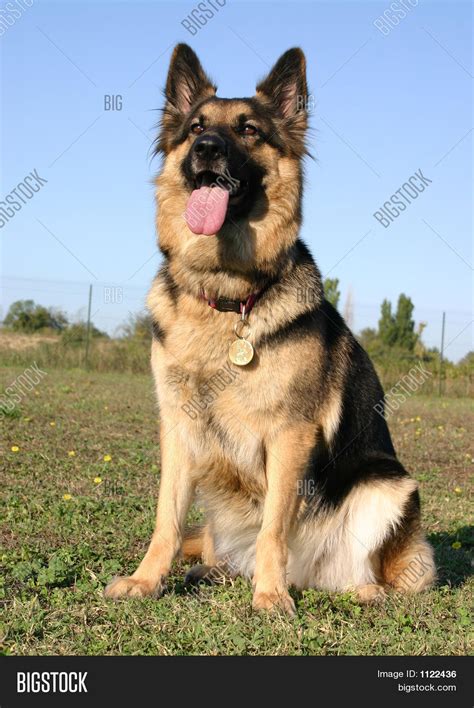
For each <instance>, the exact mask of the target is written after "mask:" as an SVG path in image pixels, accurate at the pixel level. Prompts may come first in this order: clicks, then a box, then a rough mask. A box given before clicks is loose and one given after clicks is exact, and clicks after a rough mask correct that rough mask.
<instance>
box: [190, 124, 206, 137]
mask: <svg viewBox="0 0 474 708" xmlns="http://www.w3.org/2000/svg"><path fill="white" fill-rule="evenodd" d="M203 132H204V128H203V126H202V125H201V124H200V123H193V124H192V126H191V133H193V134H194V135H201V133H203Z"/></svg>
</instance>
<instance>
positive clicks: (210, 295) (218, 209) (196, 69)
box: [105, 44, 435, 614]
mask: <svg viewBox="0 0 474 708" xmlns="http://www.w3.org/2000/svg"><path fill="white" fill-rule="evenodd" d="M165 95H166V104H165V107H164V110H163V117H162V122H161V129H160V133H159V137H158V139H157V151H158V152H159V153H160V154H161V155H162V156H163V166H162V170H161V173H160V175H159V176H158V178H157V192H156V197H157V228H158V234H159V247H160V250H161V252H162V254H163V258H164V262H163V265H162V267H161V269H160V270H159V272H158V274H157V276H156V278H155V280H154V282H153V285H152V287H151V290H150V293H149V298H148V307H149V310H150V312H151V315H152V320H153V343H152V352H151V363H152V369H153V375H154V379H155V383H156V391H157V396H158V403H159V407H160V417H161V425H160V446H161V483H160V490H159V499H158V509H157V517H156V528H155V531H154V533H153V537H152V540H151V543H150V546H149V548H148V551H147V553H146V555H145V557H144V559H143V560H142V562H141V563H140V565H139V567H138V569H137V570H136V571H135V572H134V573H133V575H131V576H130V577H119V578H115V579H114V580H112V582H111V583H110V584H109V585H108V586H107V588H106V590H105V594H106V596H107V597H111V598H120V597H125V596H127V597H144V596H155V597H157V596H159V595H160V594H161V593H162V590H163V586H164V581H165V579H166V576H167V575H168V573H169V571H170V567H171V564H172V562H173V559H174V558H175V557H176V556H177V555H178V554H179V553H180V551H181V552H182V554H183V555H184V557H188V558H190V557H192V556H195V557H200V558H201V560H202V563H203V565H198V566H195V567H193V568H192V570H191V571H190V574H189V577H190V579H194V580H199V579H200V578H201V579H202V578H205V577H209V576H210V575H211V574H212V571H213V570H216V569H218V570H219V571H220V572H221V573H223V574H224V575H228V576H231V577H235V576H237V575H242V576H244V577H247V578H249V579H251V580H252V582H253V588H254V593H253V607H254V608H255V609H265V610H270V609H280V610H283V611H285V612H287V613H289V614H293V613H294V611H295V605H294V602H293V599H292V598H291V596H290V594H289V592H288V587H289V586H294V587H296V588H300V589H303V588H309V587H316V588H322V589H326V590H328V591H349V590H353V591H354V593H355V594H356V596H357V597H358V598H359V600H360V601H362V602H370V601H373V600H376V599H379V598H381V597H383V595H384V594H385V590H387V589H388V588H393V589H395V590H406V591H412V592H418V591H420V590H422V589H424V588H426V587H428V586H430V585H431V584H432V583H433V581H434V579H435V566H434V562H433V552H432V549H431V547H430V545H429V544H428V543H427V541H426V540H425V536H424V534H423V531H422V529H421V527H420V504H419V496H418V491H417V483H416V481H415V480H413V479H412V478H411V477H410V476H409V475H408V473H407V472H406V471H405V469H404V467H403V466H402V464H401V463H400V462H399V461H398V460H397V458H396V454H395V450H394V447H393V445H392V442H391V438H390V433H389V431H388V427H387V423H386V421H385V418H384V416H383V413H382V414H381V413H380V412H379V411H380V410H381V404H382V406H383V397H384V394H383V391H382V388H381V385H380V383H379V380H378V378H377V375H376V373H375V371H374V368H373V366H372V364H371V362H370V360H369V358H368V356H367V354H366V353H365V351H364V350H363V349H362V347H361V346H360V344H359V343H358V341H357V340H356V339H355V337H354V336H353V335H352V333H351V332H350V330H349V329H348V327H347V326H346V324H345V322H344V320H343V319H342V317H341V316H340V315H339V313H338V312H337V311H336V309H335V308H334V307H332V306H331V304H330V303H329V302H328V301H327V300H325V298H324V293H323V287H322V282H321V276H320V273H319V271H318V268H317V266H316V265H315V263H314V261H313V258H312V256H311V254H310V253H309V251H308V249H307V248H306V246H305V245H304V243H303V242H302V241H301V240H300V238H299V236H298V232H299V228H300V225H301V218H302V215H301V200H302V173H303V169H302V161H303V158H304V156H305V154H306V152H307V151H306V147H305V133H306V128H307V110H306V106H307V98H308V90H307V84H306V71H305V57H304V54H303V52H302V51H301V50H300V49H290V50H289V51H287V52H286V53H285V54H283V56H282V57H281V58H280V59H279V60H278V62H277V63H276V65H275V66H274V68H273V69H272V70H271V71H270V73H269V75H268V76H267V77H266V78H265V79H264V80H263V81H261V82H260V83H259V84H258V85H257V88H256V94H255V96H254V97H252V98H242V99H240V98H238V99H236V98H232V99H227V98H218V97H217V96H216V86H214V84H213V83H212V81H211V80H210V79H209V78H208V76H207V75H206V74H205V73H204V70H203V68H202V66H201V64H200V62H199V59H198V57H197V56H196V54H195V53H194V52H193V50H192V49H191V48H190V47H188V46H187V45H185V44H179V45H178V46H176V48H175V49H174V52H173V55H172V59H171V64H170V68H169V74H168V78H167V83H166V90H165ZM195 494H197V495H198V499H199V500H200V505H201V507H202V508H203V509H204V510H205V523H204V524H203V526H202V527H200V528H198V529H194V530H193V529H191V530H190V531H189V532H187V533H186V532H185V531H184V525H185V520H186V516H187V512H188V510H189V507H190V505H191V503H192V501H193V498H194V496H195Z"/></svg>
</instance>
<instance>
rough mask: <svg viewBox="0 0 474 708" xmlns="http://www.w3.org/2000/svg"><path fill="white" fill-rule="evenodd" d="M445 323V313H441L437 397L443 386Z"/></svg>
mask: <svg viewBox="0 0 474 708" xmlns="http://www.w3.org/2000/svg"><path fill="white" fill-rule="evenodd" d="M445 322H446V312H443V321H442V324H441V349H440V352H439V388H438V395H439V396H441V389H442V385H443V355H444V325H445Z"/></svg>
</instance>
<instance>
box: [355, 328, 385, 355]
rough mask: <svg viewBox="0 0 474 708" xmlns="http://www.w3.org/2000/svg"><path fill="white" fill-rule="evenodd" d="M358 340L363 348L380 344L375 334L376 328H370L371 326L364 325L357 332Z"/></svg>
mask: <svg viewBox="0 0 474 708" xmlns="http://www.w3.org/2000/svg"><path fill="white" fill-rule="evenodd" d="M358 339H359V342H360V343H361V344H362V346H363V347H364V349H367V351H369V349H371V348H372V347H374V346H376V345H377V344H378V345H379V346H380V340H379V337H378V334H377V330H375V329H372V327H366V328H365V329H363V330H362V331H361V332H360V333H359V337H358Z"/></svg>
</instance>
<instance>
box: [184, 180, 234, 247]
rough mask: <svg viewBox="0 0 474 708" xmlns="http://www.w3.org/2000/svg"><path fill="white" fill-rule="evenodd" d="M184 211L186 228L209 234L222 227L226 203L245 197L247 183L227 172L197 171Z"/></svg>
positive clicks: (229, 203)
mask: <svg viewBox="0 0 474 708" xmlns="http://www.w3.org/2000/svg"><path fill="white" fill-rule="evenodd" d="M194 186H195V189H194V190H193V192H192V193H191V196H190V197H189V199H188V203H187V206H186V211H185V213H184V218H185V219H186V223H187V225H188V227H189V229H190V230H191V231H192V232H193V233H194V234H205V235H206V236H210V235H211V234H216V233H217V232H218V231H219V229H220V228H221V227H222V225H223V223H224V221H225V219H226V216H227V211H228V208H229V207H230V206H233V205H234V204H238V203H239V202H240V200H241V199H243V197H244V196H245V194H246V192H247V189H248V185H247V183H246V182H245V181H243V180H238V179H235V178H234V177H232V176H231V175H230V174H229V173H225V172H224V173H216V172H211V171H210V170H204V171H203V172H199V173H198V174H197V175H196V177H195V179H194Z"/></svg>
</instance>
